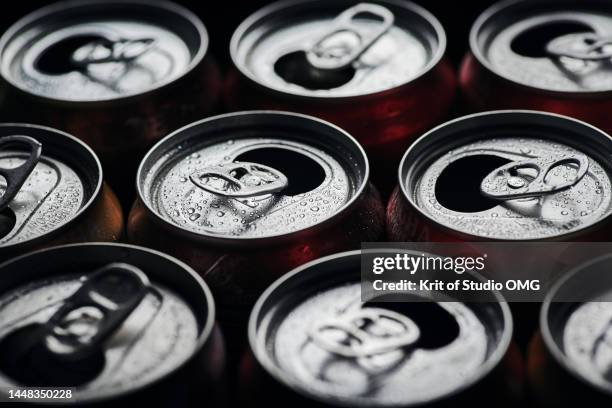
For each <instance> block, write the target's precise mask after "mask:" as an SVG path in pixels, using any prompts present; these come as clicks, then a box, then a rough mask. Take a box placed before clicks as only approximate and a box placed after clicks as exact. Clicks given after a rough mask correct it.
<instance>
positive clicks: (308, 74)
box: [230, 0, 446, 98]
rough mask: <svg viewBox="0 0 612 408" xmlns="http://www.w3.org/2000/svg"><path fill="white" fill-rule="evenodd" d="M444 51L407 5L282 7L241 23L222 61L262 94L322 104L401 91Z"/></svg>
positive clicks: (320, 2)
mask: <svg viewBox="0 0 612 408" xmlns="http://www.w3.org/2000/svg"><path fill="white" fill-rule="evenodd" d="M445 47H446V38H445V34H444V30H443V29H442V26H441V25H440V23H439V22H438V21H437V20H436V19H435V17H434V16H432V15H431V14H430V13H429V12H427V11H426V10H424V9H422V8H421V7H419V6H417V5H415V4H413V3H410V2H400V1H396V0H376V1H372V2H363V3H359V4H356V5H355V3H354V2H352V1H349V0H336V1H326V0H309V1H295V0H289V1H283V2H278V3H274V4H272V5H269V6H267V7H264V8H263V9H261V10H259V11H258V12H256V13H255V14H253V15H251V16H250V17H249V18H248V19H247V20H245V21H244V22H243V23H242V24H241V25H240V26H239V27H238V29H237V30H236V31H235V32H234V35H233V37H232V40H231V45H230V53H231V56H232V59H233V61H234V64H235V65H236V66H237V67H238V69H239V70H240V71H241V72H242V73H243V74H244V75H246V76H247V77H248V78H250V79H251V80H253V81H255V82H256V83H258V84H260V85H263V86H264V87H267V88H269V89H272V90H275V91H278V92H282V93H286V94H290V95H300V96H307V97H324V98H330V97H353V96H361V95H367V94H373V93H378V92H382V91H386V90H389V89H392V88H396V87H399V86H402V85H405V84H407V83H409V82H411V81H413V80H415V79H416V78H418V77H419V76H421V75H423V74H424V73H425V72H427V71H428V70H429V69H431V68H432V67H433V66H435V65H436V64H437V63H438V62H439V61H440V59H441V58H442V56H443V54H444V50H445Z"/></svg>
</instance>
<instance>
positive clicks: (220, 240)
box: [136, 110, 370, 245]
mask: <svg viewBox="0 0 612 408" xmlns="http://www.w3.org/2000/svg"><path fill="white" fill-rule="evenodd" d="M262 115H263V116H267V117H270V118H273V117H274V116H276V117H280V118H284V119H286V120H292V119H293V120H296V119H297V120H301V121H304V122H307V121H310V122H313V123H317V124H318V125H319V126H322V127H327V128H329V130H330V131H333V132H334V134H335V135H337V136H338V137H341V138H342V139H343V140H344V141H345V142H348V143H350V145H351V148H353V149H355V151H356V153H358V154H359V155H360V156H361V157H360V159H361V160H363V180H362V181H361V183H360V185H359V186H358V187H357V188H356V189H355V192H354V194H353V196H352V197H351V198H350V199H349V200H348V201H347V202H346V203H344V205H343V206H342V207H340V208H339V209H338V210H337V211H336V212H335V213H333V214H331V215H330V216H329V217H327V218H324V219H322V220H321V221H320V222H318V223H316V224H314V225H311V226H309V227H305V228H302V229H299V230H295V231H292V232H287V233H280V234H275V235H267V236H265V237H241V236H234V237H223V236H218V235H213V234H204V233H197V232H192V231H188V230H185V229H183V228H181V227H180V226H179V225H177V224H174V223H173V222H171V221H170V220H167V219H165V218H164V217H162V216H160V215H159V214H158V213H157V211H155V209H154V208H153V207H152V206H151V205H150V203H149V202H148V201H147V200H145V199H144V197H145V194H144V191H143V189H142V187H143V186H142V183H141V182H140V180H142V179H143V177H144V176H145V175H146V172H147V169H146V168H145V165H146V164H148V162H150V161H153V160H154V158H153V156H154V155H156V154H157V153H158V151H161V150H167V148H166V147H167V146H166V145H172V146H175V145H177V144H178V143H180V142H181V141H183V140H187V139H189V138H190V137H192V135H185V133H188V132H190V131H194V130H197V128H199V127H202V126H206V125H208V124H210V123H213V122H218V121H223V120H228V119H232V118H236V117H249V116H252V117H257V116H262ZM181 135H183V137H181ZM173 139H178V140H177V141H176V142H173ZM170 142H173V143H170ZM369 181H370V164H369V161H368V156H367V155H366V153H365V150H364V149H363V147H362V146H361V144H359V142H357V140H356V139H355V138H354V137H353V136H351V135H350V134H349V133H348V132H347V131H345V130H343V129H342V128H340V127H339V126H336V125H334V124H332V123H330V122H327V121H325V120H323V119H319V118H316V117H314V116H309V115H304V114H301V113H294V112H285V111H275V110H251V111H240V112H231V113H225V114H222V115H217V116H211V117H209V118H205V119H201V120H199V121H196V122H193V123H190V124H188V125H186V126H183V127H181V128H179V129H177V130H175V131H174V132H172V133H170V134H169V135H167V136H166V137H164V138H163V139H161V140H160V141H159V142H157V143H156V144H155V145H154V146H153V147H152V148H151V149H149V151H148V152H147V154H145V156H144V158H143V159H142V160H141V162H140V164H139V165H138V171H137V172H136V193H137V198H138V199H139V200H140V201H141V203H142V204H143V205H144V206H145V208H146V210H147V212H148V213H149V215H151V216H152V218H153V220H155V221H156V222H158V223H161V225H163V226H165V227H166V228H168V229H169V230H170V231H172V232H174V233H176V234H178V235H180V236H184V237H187V238H190V239H193V240H196V241H207V242H212V243H216V244H226V245H227V244H237V243H240V244H251V245H253V244H262V245H265V244H267V243H270V242H274V241H275V240H278V239H281V238H286V239H290V238H293V237H296V236H302V235H303V234H304V233H306V232H310V231H312V230H314V229H320V228H323V227H324V226H327V225H328V224H331V223H333V222H334V221H335V220H337V219H338V218H339V217H341V216H342V215H344V214H345V213H346V212H347V211H348V210H350V209H351V208H352V207H353V206H354V205H355V204H356V203H357V202H358V201H359V200H360V199H361V198H362V197H363V193H364V192H365V190H366V188H367V186H368V184H369Z"/></svg>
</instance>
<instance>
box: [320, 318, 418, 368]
mask: <svg viewBox="0 0 612 408" xmlns="http://www.w3.org/2000/svg"><path fill="white" fill-rule="evenodd" d="M385 321H392V322H393V323H395V324H397V325H399V326H400V327H401V330H399V331H397V330H396V331H389V332H388V333H384V334H383V333H382V332H381V331H384V330H385V329H386V327H388V326H386V325H385ZM370 325H372V326H377V329H378V330H377V331H376V332H375V333H372V332H370V331H369V330H368V326H370ZM328 332H335V333H338V332H342V333H344V335H345V336H344V338H339V337H338V336H330V335H329V334H326V333H328ZM419 336H420V330H419V327H418V326H417V325H416V323H414V321H412V320H411V319H410V318H408V317H407V316H404V315H402V314H399V313H396V312H393V311H391V310H386V309H378V308H359V309H356V310H354V311H350V312H346V313H343V314H341V315H338V316H334V317H331V318H329V319H325V320H322V321H321V322H318V323H316V324H315V325H313V326H312V327H311V329H310V331H309V337H310V338H311V339H312V341H313V342H314V343H315V344H316V345H317V346H319V347H320V348H322V349H323V350H326V351H328V352H330V353H332V354H336V355H339V356H341V357H345V358H353V359H359V358H368V357H372V356H376V355H380V354H384V353H389V352H393V351H397V350H400V349H402V348H404V347H407V346H410V345H412V344H414V343H415V342H416V341H417V340H418V339H419Z"/></svg>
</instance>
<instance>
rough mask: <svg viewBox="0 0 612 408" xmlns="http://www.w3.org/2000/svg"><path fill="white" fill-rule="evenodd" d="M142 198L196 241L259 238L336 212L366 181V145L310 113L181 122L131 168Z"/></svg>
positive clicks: (242, 115)
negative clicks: (135, 169) (135, 172)
mask: <svg viewBox="0 0 612 408" xmlns="http://www.w3.org/2000/svg"><path fill="white" fill-rule="evenodd" d="M137 180H138V183H137V185H138V190H139V194H140V197H141V199H142V201H143V202H144V203H145V205H146V206H147V207H148V208H149V209H150V210H151V211H152V212H153V213H154V214H155V216H156V218H157V219H159V220H162V221H163V222H164V223H165V224H166V225H167V226H168V227H169V228H172V229H174V230H176V231H179V232H180V233H182V234H189V236H190V237H192V238H194V239H205V240H215V239H223V240H225V242H227V241H228V240H230V241H231V240H233V241H236V240H261V239H264V238H273V237H279V236H286V235H288V234H291V233H294V232H297V231H301V230H304V229H311V228H313V227H315V226H317V225H320V224H322V223H324V222H326V221H328V220H330V219H332V218H335V217H336V216H337V215H339V214H340V213H341V212H343V211H344V210H345V209H347V208H348V207H349V206H351V205H352V203H353V202H354V201H355V200H356V199H357V197H359V196H360V194H361V192H362V190H363V189H364V188H365V185H366V183H367V180H368V163H367V158H366V156H365V153H364V152H363V149H362V148H361V147H360V146H359V144H358V143H357V142H356V141H355V140H354V139H353V138H352V137H351V136H349V135H348V134H347V133H346V132H344V131H342V130H341V129H339V128H337V127H335V126H333V125H331V124H328V123H327V122H324V121H321V120H318V119H315V118H311V117H309V116H304V115H298V114H292V113H283V112H242V113H234V114H228V115H222V116H217V117H214V118H210V119H206V120H203V121H200V122H196V123H194V124H192V125H189V126H186V127H184V128H182V129H179V130H178V131H176V132H175V133H173V134H171V135H170V136H168V137H166V138H165V139H164V140H162V141H161V142H159V143H158V144H157V145H156V146H155V147H153V149H152V150H151V151H149V153H148V154H147V156H146V157H145V159H144V160H143V162H142V163H141V165H140V168H139V171H138V176H137Z"/></svg>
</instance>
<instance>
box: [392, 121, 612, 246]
mask: <svg viewBox="0 0 612 408" xmlns="http://www.w3.org/2000/svg"><path fill="white" fill-rule="evenodd" d="M610 154H612V139H611V138H610V136H608V135H607V134H606V133H604V132H602V131H601V130H599V129H597V128H595V127H593V126H590V125H588V124H586V123H584V122H580V121H578V120H574V119H571V118H568V117H563V116H559V115H555V114H549V113H544V112H535V111H497V112H485V113H480V114H475V115H470V116H465V117H462V118H459V119H456V120H452V121H450V122H448V123H445V124H443V125H441V126H439V127H437V128H435V129H433V130H432V131H430V132H428V133H426V134H425V135H424V136H423V137H421V138H420V139H419V140H418V141H417V142H415V143H414V144H413V145H412V146H411V147H410V148H409V149H408V151H407V152H406V154H405V155H404V158H403V159H402V163H401V165H400V168H399V182H400V184H399V187H398V188H397V189H396V190H395V192H394V193H393V196H392V197H391V200H390V202H389V205H388V208H387V227H388V228H387V229H388V235H389V238H390V239H391V240H393V241H430V242H440V241H442V242H443V241H454V240H462V241H489V240H501V241H503V240H507V241H519V240H525V241H536V240H558V241H608V240H609V239H610V236H611V235H610V234H611V233H610V228H609V225H610V220H611V217H610V213H611V212H612V184H611V178H610V160H609V157H610Z"/></svg>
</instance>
